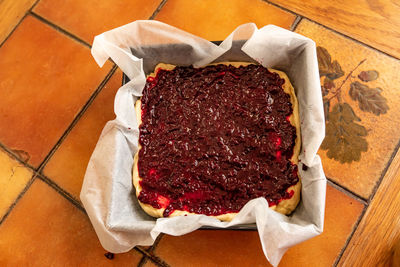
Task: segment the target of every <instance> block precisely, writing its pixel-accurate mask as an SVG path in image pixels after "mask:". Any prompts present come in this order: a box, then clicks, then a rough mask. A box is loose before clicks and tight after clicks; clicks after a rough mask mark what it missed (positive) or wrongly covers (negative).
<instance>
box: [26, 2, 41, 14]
mask: <svg viewBox="0 0 400 267" xmlns="http://www.w3.org/2000/svg"><path fill="white" fill-rule="evenodd" d="M39 2H40V0H36V2H35V3H34V4H33V5H32V6H31V8H30V9H28V11H27V12H26V14H28V13H29V12H32V10H33V9H34V8H35V7H36V6H37V4H39Z"/></svg>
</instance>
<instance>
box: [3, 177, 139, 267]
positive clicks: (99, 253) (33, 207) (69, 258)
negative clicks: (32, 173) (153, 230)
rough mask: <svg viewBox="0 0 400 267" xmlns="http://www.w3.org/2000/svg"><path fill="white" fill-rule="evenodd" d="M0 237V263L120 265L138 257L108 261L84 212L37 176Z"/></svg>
mask: <svg viewBox="0 0 400 267" xmlns="http://www.w3.org/2000/svg"><path fill="white" fill-rule="evenodd" d="M27 214H29V216H27ZM0 236H1V238H0V265H1V266H28V265H29V266H60V265H62V266H77V265H80V266H83V265H86V266H88V265H91V266H112V265H115V266H121V265H127V264H129V265H136V264H137V263H138V262H139V261H140V259H141V254H140V253H138V252H136V251H135V250H133V251H131V252H130V253H125V254H120V255H116V257H114V259H113V260H108V259H107V258H106V257H105V256H104V253H106V251H105V250H104V249H103V248H102V247H101V245H100V243H99V241H98V239H97V236H96V234H95V232H94V230H93V228H92V226H91V224H90V222H89V220H88V218H87V217H86V215H85V214H84V213H83V212H82V211H80V210H78V209H77V208H76V207H75V206H73V205H72V204H71V203H70V202H68V200H66V199H65V198H63V197H62V196H60V195H59V194H58V193H57V192H56V191H55V190H54V189H53V188H51V187H49V186H48V185H47V184H45V183H44V182H42V181H41V180H38V179H37V180H36V181H35V182H34V183H33V184H32V186H31V188H29V190H28V191H27V192H26V193H25V195H24V196H23V198H22V199H21V200H20V201H19V202H18V204H17V205H16V206H15V207H14V210H13V211H12V213H11V214H10V215H9V216H8V217H7V219H6V220H5V221H4V223H3V224H2V225H1V226H0Z"/></svg>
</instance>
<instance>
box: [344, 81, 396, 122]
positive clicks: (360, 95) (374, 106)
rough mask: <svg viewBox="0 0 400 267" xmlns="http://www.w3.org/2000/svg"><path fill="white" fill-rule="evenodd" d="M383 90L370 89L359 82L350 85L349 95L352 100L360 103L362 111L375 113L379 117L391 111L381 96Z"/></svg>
mask: <svg viewBox="0 0 400 267" xmlns="http://www.w3.org/2000/svg"><path fill="white" fill-rule="evenodd" d="M381 92H382V89H381V88H369V87H368V86H367V85H365V84H362V83H360V82H359V81H356V82H353V83H351V84H350V90H349V95H350V97H351V99H353V100H355V101H358V106H359V107H360V109H361V110H362V111H367V112H371V113H374V114H375V115H377V116H379V115H381V114H385V113H386V112H387V110H388V109H389V107H388V105H387V100H386V98H384V97H383V96H382V95H381Z"/></svg>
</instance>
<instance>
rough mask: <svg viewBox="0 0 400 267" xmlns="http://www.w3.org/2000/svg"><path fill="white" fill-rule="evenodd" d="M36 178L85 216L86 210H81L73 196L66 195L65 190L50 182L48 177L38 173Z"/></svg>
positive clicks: (79, 204)
mask: <svg viewBox="0 0 400 267" xmlns="http://www.w3.org/2000/svg"><path fill="white" fill-rule="evenodd" d="M37 178H38V179H39V180H41V181H42V182H44V183H46V184H47V185H48V186H50V187H51V188H53V189H54V190H55V191H57V193H59V194H60V195H61V196H63V197H64V198H66V199H67V200H68V201H69V202H71V204H72V205H74V206H75V207H77V208H78V209H79V210H81V211H82V212H83V213H85V214H86V210H85V209H84V208H83V206H82V204H81V203H80V202H79V200H77V199H75V197H74V196H73V195H71V194H70V193H68V192H67V191H66V190H64V189H63V188H61V186H59V185H58V184H57V183H55V182H54V181H53V180H51V179H50V178H49V177H47V176H46V175H44V174H41V173H38V175H37Z"/></svg>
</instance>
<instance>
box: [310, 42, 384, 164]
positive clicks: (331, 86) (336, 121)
mask: <svg viewBox="0 0 400 267" xmlns="http://www.w3.org/2000/svg"><path fill="white" fill-rule="evenodd" d="M317 56H318V65H319V74H320V77H321V78H322V77H323V82H322V84H321V90H322V96H323V104H324V113H325V120H326V121H327V124H326V137H325V139H324V141H323V143H322V145H321V149H323V150H327V153H326V155H327V156H328V158H331V159H334V160H336V161H339V162H340V163H351V162H353V161H359V160H360V159H361V155H362V152H366V151H367V150H368V143H367V141H366V139H365V137H366V136H367V135H368V131H367V130H366V129H365V127H364V126H363V125H361V123H359V122H361V119H360V118H359V117H358V116H357V115H356V113H355V112H354V110H353V108H352V107H351V106H350V104H349V103H347V102H346V101H344V100H343V98H342V90H344V89H347V88H348V93H349V95H350V97H351V99H352V100H354V101H356V102H357V103H358V106H359V108H360V110H361V111H364V112H370V113H373V114H375V115H377V116H379V115H381V114H385V113H387V111H388V110H389V106H388V104H387V99H386V98H385V97H384V96H382V89H381V88H378V87H377V88H370V87H369V86H368V85H366V84H364V83H362V82H365V83H367V82H371V81H375V80H377V79H378V78H379V73H378V72H377V71H376V70H366V71H361V72H360V73H359V74H358V76H357V77H354V76H352V74H353V72H354V71H356V70H357V69H358V68H359V67H360V66H361V65H362V64H363V63H364V62H365V61H366V60H367V59H364V60H361V61H360V62H359V63H358V64H357V65H356V66H355V67H354V68H353V69H352V70H351V71H350V72H348V73H347V75H346V76H345V77H344V79H343V80H342V81H340V82H338V81H337V79H339V78H340V77H342V76H344V75H345V72H344V71H343V69H342V67H341V66H340V63H339V62H338V61H337V60H333V61H332V56H331V55H330V54H329V52H328V50H327V49H326V48H324V47H321V46H318V47H317ZM353 78H355V79H356V78H358V79H359V80H360V81H353V80H352V79H353ZM348 81H350V86H346V87H345V85H346V84H347V82H348ZM338 84H339V85H338ZM337 85H338V86H337ZM331 107H333V108H331Z"/></svg>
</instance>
